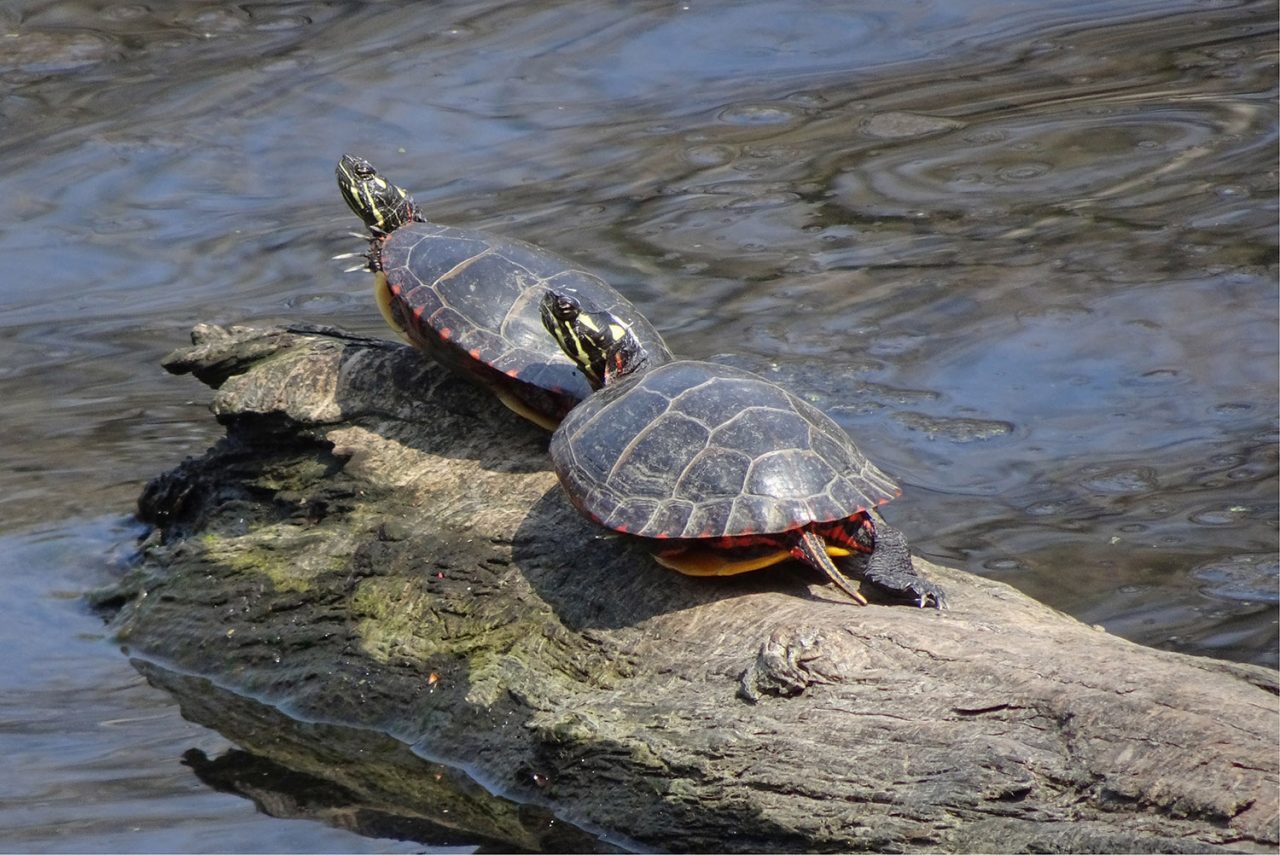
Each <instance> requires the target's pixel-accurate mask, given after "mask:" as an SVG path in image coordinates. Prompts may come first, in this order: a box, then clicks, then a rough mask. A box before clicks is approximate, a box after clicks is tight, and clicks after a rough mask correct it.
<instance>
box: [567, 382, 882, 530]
mask: <svg viewBox="0 0 1280 855" xmlns="http://www.w3.org/2000/svg"><path fill="white" fill-rule="evenodd" d="M551 456H552V460H553V462H554V464H555V468H556V473H557V474H558V475H559V476H560V480H561V482H562V483H563V484H564V486H565V489H566V490H567V491H568V493H569V496H570V497H571V498H572V500H573V502H574V504H576V505H577V506H578V507H579V508H580V509H581V510H582V511H583V512H584V513H586V514H587V515H588V516H590V517H591V518H593V519H595V520H597V521H598V522H600V523H601V524H603V525H605V526H607V527H609V528H612V529H615V530H618V531H626V532H629V533H631V534H636V535H640V536H644V537H662V538H680V539H694V538H721V537H735V536H740V535H745V534H773V533H778V532H783V531H790V530H791V529H795V528H799V527H801V526H804V525H807V524H808V523H812V522H828V521H831V520H839V519H845V518H847V517H850V516H852V515H854V514H856V513H858V512H859V511H861V510H866V509H868V508H872V507H875V506H877V505H881V504H883V503H885V502H887V501H889V500H890V499H893V498H894V497H896V496H897V495H898V494H899V492H900V491H899V489H898V487H897V485H896V484H894V483H893V481H892V480H891V479H890V478H889V477H888V476H887V475H885V474H884V473H883V472H881V471H880V470H879V469H877V468H876V467H875V466H874V465H873V464H872V463H871V462H870V461H869V460H867V458H866V456H865V455H863V454H862V452H861V451H859V450H858V448H857V446H855V445H854V444H853V441H852V440H851V439H850V438H849V436H848V434H847V433H845V431H844V430H843V429H842V428H841V427H840V426H839V425H838V424H836V423H835V422H834V421H833V420H832V419H831V418H830V417H829V416H827V415H826V414H825V413H823V412H822V411H820V410H819V409H817V408H816V407H814V406H812V405H811V404H808V403H806V402H804V401H802V400H801V399H799V398H797V397H796V396H795V395H792V394H791V393H790V392H788V391H787V390H786V389H783V388H782V387H781V386H778V385H776V384H774V383H771V382H769V381H768V380H765V379H764V378H763V377H759V376H757V375H755V374H751V373H749V372H746V371H741V370H738V369H734V368H730V367H727V366H724V365H717V364H712V363H706V362H688V361H686V362H672V363H668V364H666V365H662V366H659V367H657V368H654V369H652V370H649V371H645V372H643V373H641V374H640V375H638V376H637V377H635V378H624V379H622V380H621V381H618V382H617V383H616V384H615V385H611V386H608V387H606V388H605V389H604V390H602V391H600V392H597V393H596V394H595V395H593V396H592V397H590V398H588V399H587V400H586V401H584V402H583V403H581V404H579V405H578V406H577V407H575V408H574V409H573V411H572V412H570V413H569V415H568V416H567V417H566V418H565V420H564V421H563V422H562V423H561V425H560V428H559V429H558V430H557V431H556V432H555V434H554V435H553V436H552V439H551Z"/></svg>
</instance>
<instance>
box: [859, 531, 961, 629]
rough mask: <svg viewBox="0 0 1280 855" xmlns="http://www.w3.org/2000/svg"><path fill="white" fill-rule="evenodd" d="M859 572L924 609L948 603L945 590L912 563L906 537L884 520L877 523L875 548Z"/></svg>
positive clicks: (938, 607) (876, 584) (889, 592)
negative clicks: (921, 573) (922, 573)
mask: <svg viewBox="0 0 1280 855" xmlns="http://www.w3.org/2000/svg"><path fill="white" fill-rule="evenodd" d="M858 575H860V576H861V577H862V578H863V579H864V580H866V581H868V582H870V583H871V584H873V585H875V586H876V587H877V588H879V589H881V590H882V591H884V592H885V593H886V594H889V595H890V596H892V597H894V598H897V599H904V600H908V601H910V602H913V603H915V604H916V605H917V606H919V607H920V608H922V609H923V608H926V607H928V606H932V607H933V608H935V609H945V608H946V607H947V595H946V594H945V593H944V592H943V590H942V589H941V588H939V587H938V586H937V585H935V584H934V583H933V582H931V581H929V580H928V579H926V578H925V577H924V576H922V575H920V571H919V570H917V569H916V568H915V565H914V564H912V563H911V552H910V551H909V549H908V548H907V539H906V537H904V536H903V534H902V532H900V531H898V530H897V529H896V528H893V527H892V526H889V525H887V524H886V523H884V522H883V521H879V522H877V523H876V545H875V550H874V551H873V552H872V553H871V557H870V559H868V561H867V563H866V566H865V567H863V568H862V571H861V572H860V573H859V574H858Z"/></svg>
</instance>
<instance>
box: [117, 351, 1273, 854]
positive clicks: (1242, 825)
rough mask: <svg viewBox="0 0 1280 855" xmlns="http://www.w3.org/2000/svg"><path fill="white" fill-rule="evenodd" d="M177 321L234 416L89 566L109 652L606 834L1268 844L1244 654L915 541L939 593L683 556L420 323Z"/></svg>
mask: <svg viewBox="0 0 1280 855" xmlns="http://www.w3.org/2000/svg"><path fill="white" fill-rule="evenodd" d="M193 338H194V342H195V344H194V346H193V347H192V348H190V349H189V350H186V351H181V352H179V353H176V354H174V355H173V356H171V357H170V358H169V360H168V361H167V367H168V368H169V369H170V370H171V371H174V372H178V373H181V372H190V373H192V374H195V375H196V376H197V377H199V378H201V379H202V380H204V381H205V382H207V383H210V384H211V385H214V386H215V387H216V388H217V392H216V395H215V398H214V402H213V410H214V412H215V414H216V415H217V417H218V419H219V420H220V421H221V422H223V423H224V424H225V425H226V426H227V429H228V436H227V438H226V439H224V440H223V441H222V442H220V443H219V444H218V445H217V446H215V447H214V448H213V449H211V450H210V451H209V453H208V454H207V455H205V456H204V457H203V458H200V459H193V460H189V461H187V462H185V463H184V464H183V465H182V466H180V467H178V468H177V469H176V470H174V471H172V472H169V473H167V474H165V475H163V476H161V477H159V478H157V479H156V480H155V481H154V482H153V483H152V484H151V485H149V486H148V488H147V491H146V493H145V495H144V496H143V497H142V499H141V501H140V516H141V517H142V518H143V519H145V520H148V521H151V522H152V523H154V524H155V526H156V530H155V533H154V534H153V536H152V537H151V538H150V540H149V541H148V542H147V546H146V549H145V550H144V554H145V558H144V560H143V562H142V564H141V566H140V567H139V568H138V569H137V571H136V572H135V573H134V574H133V575H132V576H131V577H130V578H129V579H126V580H125V581H124V582H122V584H121V586H120V588H119V589H118V590H117V591H115V593H114V603H115V604H116V605H117V606H119V609H120V610H119V614H118V615H117V617H116V624H115V626H116V628H117V631H118V633H119V637H120V638H121V640H122V641H123V642H124V643H126V644H127V645H128V647H129V649H130V650H131V652H132V653H133V654H134V655H136V656H140V657H143V658H146V659H148V660H151V661H153V662H158V663H161V664H163V665H165V666H166V667H168V668H172V669H176V670H180V671H183V672H186V673H189V674H198V675H204V676H207V677H209V678H210V679H212V680H213V681H214V682H215V683H217V684H218V685H220V686H222V687H223V688H224V689H230V690H232V691H234V692H236V693H239V694H242V695H246V696H249V697H253V698H257V699H259V700H263V701H266V702H268V703H271V704H274V705H276V706H278V707H280V708H281V709H284V710H286V711H288V712H289V713H290V714H291V715H292V716H294V717H296V718H299V719H305V720H312V721H323V722H333V723H338V724H345V725H353V726H357V727H362V728H369V729H373V730H376V731H380V732H383V733H386V734H389V735H391V736H393V737H394V738H396V739H398V740H400V741H402V742H404V743H406V744H408V745H410V746H413V747H414V748H415V750H417V751H418V752H419V753H421V754H422V755H424V756H428V757H431V758H433V759H441V760H444V761H447V762H449V763H452V764H456V765H459V766H461V767H463V768H465V769H466V770H467V771H468V772H469V773H471V774H472V775H473V776H474V777H475V778H476V779H477V780H479V781H480V782H482V783H483V784H484V785H485V786H486V787H488V788H489V789H490V790H492V791H495V792H500V793H502V794H504V795H506V796H508V797H510V798H513V799H516V800H518V801H529V802H536V803H539V804H544V805H550V806H552V807H553V808H554V809H555V810H556V811H557V813H558V814H559V815H560V816H562V817H563V818H565V819H567V820H569V821H572V822H576V823H581V824H583V825H584V826H587V827H593V828H597V829H603V830H607V831H609V832H612V833H614V834H616V835H618V837H617V838H616V840H623V841H627V842H626V843H625V845H626V846H638V847H644V848H654V849H674V850H716V851H770V850H772V851H782V850H790V851H801V850H804V851H837V850H839V851H847V850H874V851H881V850H884V851H918V850H930V851H936V850H945V851H992V852H994V851H1211V850H1213V849H1215V848H1217V847H1227V848H1230V849H1236V850H1262V851H1274V850H1275V847H1276V844H1277V842H1278V839H1280V829H1278V824H1280V820H1278V819H1277V787H1278V784H1277V780H1278V778H1277V765H1278V764H1277V745H1278V733H1280V717H1278V709H1277V696H1276V679H1275V674H1274V673H1272V672H1270V671H1267V670H1265V669H1261V668H1256V667H1251V666H1243V665H1235V664H1231V663H1226V662H1219V661H1215V660H1208V659H1201V658H1193V657H1188V656H1184V655H1180V654H1173V653H1166V652H1161V651H1156V650H1151V649H1148V648H1144V647H1140V646H1138V645H1135V644H1132V643H1129V642H1126V641H1124V640H1122V639H1118V638H1115V637H1113V636H1111V635H1108V634H1107V633H1105V632H1103V631H1100V630H1098V629H1094V628H1091V627H1088V626H1085V625H1082V624H1080V623H1078V622H1077V621H1075V620H1073V619H1071V618H1069V617H1067V616H1065V615H1063V614H1060V613H1058V612H1056V611H1054V610H1052V609H1049V608H1046V607H1045V606H1043V605H1041V604H1039V603H1037V602H1035V601H1033V600H1030V599H1028V598H1027V597H1025V596H1023V595H1021V594H1019V593H1017V592H1016V591H1014V590H1013V589H1011V588H1009V587H1008V586H1005V585H1003V584H1000V583H997V582H993V581H989V580H985V579H982V578H979V577H975V576H971V575H968V574H965V573H961V572H959V571H955V570H951V569H948V568H944V567H937V566H933V565H928V564H924V565H923V566H924V569H925V570H926V572H928V573H930V574H931V576H932V577H933V578H934V579H935V580H936V581H938V582H939V583H940V584H942V585H943V586H945V588H946V589H947V593H948V595H949V597H950V604H951V608H950V609H949V610H948V611H945V612H937V611H934V610H921V609H915V608H911V607H904V606H889V605H876V604H873V605H871V606H867V607H862V608H860V607H857V606H852V605H850V604H849V603H848V602H847V601H845V600H844V599H843V598H842V597H841V596H840V595H839V594H838V592H834V591H832V590H830V588H829V586H828V585H827V584H825V583H824V582H823V580H822V579H820V578H819V577H817V576H816V575H815V574H812V573H810V572H809V571H807V570H806V569H805V568H803V567H801V566H782V567H779V568H777V569H776V570H774V571H769V572H762V573H756V574H747V575H745V576H740V577H733V578H728V579H689V578H684V577H681V576H679V575H677V574H673V573H671V572H670V571H666V570H663V569H662V568H660V567H658V566H657V565H655V564H654V563H653V562H652V561H651V560H650V559H649V558H648V556H646V555H645V554H644V553H643V552H642V551H641V550H639V549H638V548H637V547H635V546H634V545H631V544H629V543H626V542H623V541H621V540H618V539H616V538H614V537H608V536H602V535H601V533H600V531H599V530H598V529H596V528H594V527H592V526H591V525H590V524H588V523H587V522H585V521H583V520H581V519H580V518H579V517H578V516H577V515H576V514H575V513H574V511H573V510H572V509H571V508H570V507H569V505H568V503H567V501H566V500H565V499H564V498H563V496H562V495H561V493H560V491H559V489H558V486H557V484H556V483H555V479H554V476H553V475H552V474H551V473H550V471H549V468H548V465H547V461H546V442H547V440H546V437H545V436H544V435H543V434H541V433H540V432H539V431H537V430H536V429H535V428H532V427H529V426H527V425H525V424H524V423H523V422H521V421H520V420H519V419H517V418H516V417H515V416H513V415H511V414H509V413H507V412H506V411H505V410H504V409H503V408H502V407H501V406H500V405H498V404H496V403H495V402H493V401H492V400H491V399H490V398H489V397H488V396H486V395H485V394H484V393H482V392H479V391H477V390H475V389H473V388H471V387H470V386H469V385H467V384H466V383H465V382H463V381H459V380H456V379H454V378H453V377H452V376H450V375H448V374H446V373H445V372H443V371H442V370H440V369H438V368H437V367H436V366H434V365H433V364H431V363H429V362H426V361H425V360H423V359H422V358H421V357H420V356H419V355H418V354H416V353H415V352H414V351H411V350H409V349H407V348H403V347H399V346H396V345H390V344H386V343H383V342H377V341H373V340H368V339H362V338H359V337H354V336H349V335H346V334H344V333H341V332H340V331H336V330H326V329H322V328H310V329H295V330H293V331H289V330H283V329H270V330H261V329H247V328H232V329H221V328H216V327H209V326H201V327H198V328H197V329H196V331H195V333H194V336H193ZM891 516H892V513H890V517H891ZM357 761H358V758H352V761H351V762H352V764H353V768H355V767H357V766H358V763H357ZM354 774H355V773H353V772H351V771H350V770H348V779H349V778H351V777H352V776H353V775H354ZM345 783H346V784H347V785H348V786H351V787H353V788H355V789H358V787H355V785H354V784H352V782H351V781H350V780H347V781H346V782H345ZM382 798H383V807H384V808H385V793H383V796H382ZM485 832H486V833H487V834H495V833H496V834H501V832H495V831H494V830H493V829H486V830H485ZM512 839H513V840H514V838H512ZM519 842H520V845H529V838H528V837H521V838H520V840H519ZM615 842H616V841H615Z"/></svg>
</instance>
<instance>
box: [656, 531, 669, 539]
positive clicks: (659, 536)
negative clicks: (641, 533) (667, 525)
mask: <svg viewBox="0 0 1280 855" xmlns="http://www.w3.org/2000/svg"><path fill="white" fill-rule="evenodd" d="M654 537H655V538H656V539H658V540H666V539H667V538H668V537H671V535H669V534H667V533H666V532H665V531H660V532H658V533H657V534H655V535H654Z"/></svg>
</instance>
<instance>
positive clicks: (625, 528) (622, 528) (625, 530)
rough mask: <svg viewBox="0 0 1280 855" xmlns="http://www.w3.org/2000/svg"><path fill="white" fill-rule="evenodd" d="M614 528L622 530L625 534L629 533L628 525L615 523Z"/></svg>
mask: <svg viewBox="0 0 1280 855" xmlns="http://www.w3.org/2000/svg"><path fill="white" fill-rule="evenodd" d="M613 530H614V531H620V532H622V533H623V534H627V533H628V532H627V527H626V526H625V525H615V526H614V527H613Z"/></svg>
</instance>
